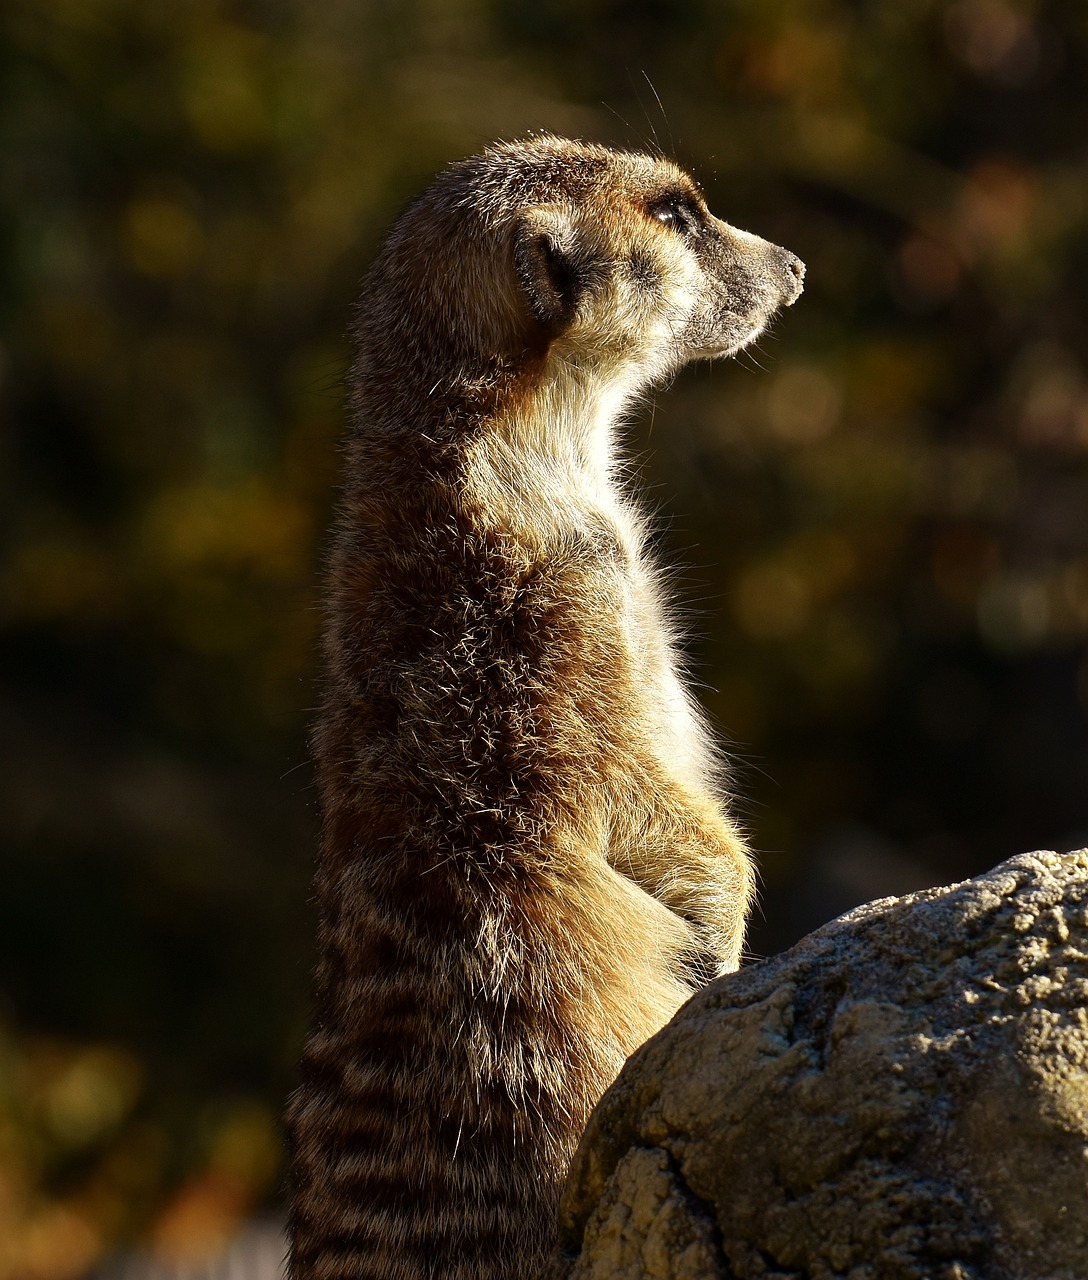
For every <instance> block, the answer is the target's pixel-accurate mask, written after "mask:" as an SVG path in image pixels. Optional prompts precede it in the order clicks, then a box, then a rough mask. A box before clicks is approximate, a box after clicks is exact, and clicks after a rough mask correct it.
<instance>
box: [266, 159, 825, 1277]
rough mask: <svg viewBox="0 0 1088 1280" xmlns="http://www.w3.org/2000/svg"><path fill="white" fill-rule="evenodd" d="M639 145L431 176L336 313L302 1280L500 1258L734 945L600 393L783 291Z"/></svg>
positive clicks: (506, 1271) (729, 329) (657, 369)
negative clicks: (335, 459)
mask: <svg viewBox="0 0 1088 1280" xmlns="http://www.w3.org/2000/svg"><path fill="white" fill-rule="evenodd" d="M802 273H803V267H802V266H801V264H800V263H799V262H798V261H797V259H795V258H794V257H792V255H790V254H788V253H787V252H786V251H785V250H782V249H779V248H777V247H776V246H773V245H770V244H768V243H766V242H765V241H762V240H759V239H757V238H756V237H754V236H750V235H747V234H746V233H744V232H740V231H737V230H735V229H734V228H732V227H729V226H728V225H726V224H725V223H722V222H719V221H718V220H716V219H715V218H713V217H711V215H710V214H709V213H708V212H707V210H706V206H705V204H704V202H703V200H702V197H701V195H700V193H699V192H698V190H697V188H696V187H695V185H694V184H693V183H692V181H691V179H690V178H688V177H687V175H685V174H684V173H683V172H682V171H681V170H679V169H677V168H676V167H675V166H673V165H672V164H670V163H668V162H667V161H663V160H659V159H652V158H650V157H647V156H642V155H634V154H624V153H616V152H611V151H608V150H606V149H604V148H602V147H596V146H588V145H585V144H581V143H574V142H568V141H565V140H562V139H558V138H551V137H542V138H535V139H530V140H529V141H527V142H523V143H520V144H515V145H510V146H500V147H496V148H493V149H492V150H490V151H487V152H485V153H484V154H483V155H481V156H478V157H475V158H474V159H471V160H468V161H465V162H463V163H461V164H459V165H456V166H454V167H453V168H452V169H450V170H449V171H448V172H447V173H445V174H443V175H442V176H440V177H439V178H438V180H437V181H436V182H435V184H434V185H433V186H432V187H431V188H430V189H429V190H428V191H427V192H426V193H425V194H424V195H423V196H421V197H420V198H419V199H418V200H417V201H416V202H415V203H414V204H413V205H412V206H410V207H409V209H408V210H407V211H406V212H405V214H404V215H403V216H402V218H401V219H400V221H399V222H398V223H397V224H396V225H395V226H394V228H393V230H392V232H391V233H390V236H389V238H388V240H387V242H386V244H385V247H384V248H383V249H382V251H381V253H380V254H379V256H378V259H377V261H376V262H375V264H374V266H373V268H372V270H371V272H370V274H369V276H368V278H367V281H366V283H365V285H364V288H363V292H362V297H361V299H360V301H359V304H358V307H357V310H356V342H357V358H356V364H355V369H354V374H353V380H352V398H351V426H350V431H349V435H348V441H347V450H346V474H345V481H344V487H343V493H342V499H341V510H340V515H339V519H338V524H337V530H336V535H335V543H334V550H333V555H332V561H331V567H330V573H329V582H328V590H329V600H328V622H327V627H326V633H325V662H326V679H325V692H324V698H323V709H322V713H321V719H320V723H319V725H318V728H317V732H316V737H315V745H316V755H317V763H318V775H319V783H320V789H321V799H322V807H323V834H322V844H321V852H320V857H319V863H318V871H317V892H318V898H319V907H320V936H319V950H320V960H319V969H318V975H317V1018H316V1026H315V1029H314V1032H313V1034H312V1036H311V1038H310V1040H309V1042H308V1045H307V1048H306V1053H305V1059H304V1070H303V1083H302V1085H301V1087H300V1088H299V1090H298V1092H297V1094H296V1096H295V1098H294V1099H293V1102H292V1105H291V1110H290V1114H289V1120H288V1123H289V1131H290V1137H291V1147H292V1156H291V1161H292V1165H291V1180H292V1197H293V1198H292V1210H291V1233H292V1253H291V1268H292V1275H293V1276H294V1277H295V1280H364V1278H367V1280H399V1278H403V1280H422V1278H423V1277H435V1278H438V1277H442V1278H443V1280H445V1278H448V1280H488V1278H492V1277H493V1278H494V1280H500V1277H501V1278H502V1280H527V1277H529V1276H532V1275H533V1274H535V1273H538V1272H539V1271H540V1270H541V1269H542V1268H543V1266H544V1265H545V1262H546V1259H547V1256H548V1252H549V1250H550V1248H551V1246H552V1240H553V1235H554V1218H555V1208H556V1202H557V1197H558V1193H559V1188H560V1185H561V1181H562V1178H563V1175H564V1173H565V1169H566V1165H567V1162H568V1160H569V1157H570V1154H571V1152H572V1150H573V1147H574V1145H575V1143H576V1142H577V1139H578V1137H579V1135H580V1133H581V1131H582V1129H583V1127H584V1125H585V1121H586V1118H587V1116H588V1114H589V1111H590V1110H591V1109H592V1107H593V1106H594V1104H595V1103H596V1101H597V1099H598V1098H599V1097H600V1094H601V1092H602V1091H603V1090H604V1088H605V1087H606V1086H607V1085H608V1084H609V1083H610V1081H611V1080H612V1079H613V1078H614V1076H615V1074H616V1072H617V1070H618V1069H619V1067H620V1065H621V1064H622V1063H623V1061H624V1059H625V1058H626V1057H627V1056H628V1055H629V1054H630V1053H631V1052H632V1050H634V1049H635V1048H636V1047H637V1046H638V1045H639V1044H640V1043H641V1042H642V1041H643V1040H645V1039H646V1038H647V1037H648V1036H649V1035H651V1034H652V1033H653V1032H654V1031H656V1030H657V1029H658V1028H659V1027H660V1026H661V1025H662V1024H663V1023H664V1022H665V1021H666V1020H667V1019H668V1018H669V1017H670V1016H671V1014H672V1013H673V1012H674V1010H675V1009H676V1008H677V1007H678V1005H679V1004H680V1002H681V1001H682V1000H683V999H685V998H686V996H687V995H688V994H689V993H690V991H691V989H692V987H693V985H695V984H696V983H698V982H700V981H702V980H703V979H704V978H705V977H707V976H709V975H712V974H714V973H717V972H720V971H724V970H728V969H731V968H735V967H736V964H737V962H738V957H739V950H740V946H741V940H742V934H743V926H744V918H745V913H746V910H747V905H748V900H749V896H750V891H751V872H750V864H749V857H748V854H747V851H746V849H745V846H744V842H743V840H742V839H741V837H740V836H739V834H738V833H737V831H736V829H735V827H734V825H733V824H732V822H731V820H730V819H729V817H728V815H727V812H726V810H725V807H724V804H723V798H722V796H721V795H720V794H719V789H718V785H717V781H716V769H715V764H714V760H715V752H714V749H713V746H712V745H711V744H710V743H709V741H708V739H707V736H706V734H705V732H704V730H703V727H702V725H701V722H700V720H699V717H698V715H697V713H696V712H695V711H694V710H693V707H692V703H691V701H690V699H689V697H688V695H687V692H686V691H685V689H684V687H683V684H682V681H681V678H680V676H679V674H678V669H677V664H676V660H675V657H674V654H673V649H672V641H671V637H670V629H669V624H668V618H667V615H666V611H665V609H664V605H663V602H662V600H661V595H660V588H659V584H658V580H657V577H656V576H655V573H654V570H653V568H652V567H651V566H650V565H649V564H648V561H647V557H646V555H645V551H644V547H643V542H644V535H643V526H642V522H641V519H640V517H639V515H638V513H637V511H636V509H635V508H634V507H633V506H632V505H631V503H630V501H629V499H628V498H627V497H626V496H625V495H624V494H623V493H622V492H621V491H620V488H619V486H618V484H617V483H616V479H615V475H614V470H615V450H614V443H613V439H612V434H613V426H614V422H615V419H616V416H617V414H619V413H620V412H621V411H622V410H623V408H624V407H625V405H626V404H628V403H629V401H630V400H631V398H632V397H633V396H635V395H637V394H638V393H639V392H640V391H641V390H643V389H644V388H645V387H646V386H648V385H649V384H650V383H651V382H652V381H654V380H655V379H657V378H660V377H662V376H664V375H667V374H669V373H671V372H672V371H673V370H675V369H676V368H678V367H679V366H680V365H682V364H684V363H686V362H687V361H689V360H692V359H698V358H701V357H707V356H714V355H728V354H732V353H733V352H735V351H736V350H739V349H740V348H741V347H742V346H743V345H745V343H747V342H749V341H750V340H751V339H752V338H753V337H755V336H756V334H757V333H758V332H759V331H760V330H761V329H762V328H763V327H764V325H765V324H766V323H767V321H768V319H769V318H770V316H771V315H772V314H773V312H774V311H775V310H776V309H777V308H778V307H780V306H782V305H788V304H789V303H790V302H792V301H793V300H794V299H795V298H796V296H797V294H798V293H799V292H800V287H801V277H802Z"/></svg>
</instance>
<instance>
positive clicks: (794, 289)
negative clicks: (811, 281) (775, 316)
mask: <svg viewBox="0 0 1088 1280" xmlns="http://www.w3.org/2000/svg"><path fill="white" fill-rule="evenodd" d="M784 257H785V263H784V266H785V268H786V276H787V279H786V281H785V284H786V289H787V296H786V298H785V299H784V301H783V304H782V305H783V306H786V307H788V306H791V305H792V304H793V303H795V302H796V301H797V299H798V298H799V297H800V296H801V290H802V289H803V288H804V287H805V264H804V263H803V262H802V261H801V259H800V258H798V257H797V256H796V254H792V253H785V254H784Z"/></svg>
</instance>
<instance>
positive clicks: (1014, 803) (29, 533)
mask: <svg viewBox="0 0 1088 1280" xmlns="http://www.w3.org/2000/svg"><path fill="white" fill-rule="evenodd" d="M0 47H2V86H3V89H2V95H0V272H2V280H3V287H2V293H0V314H2V320H3V334H2V345H0V410H2V427H0V536H2V539H3V548H4V549H3V559H2V562H0V629H2V630H0V655H2V669H0V751H2V758H3V765H2V768H0V842H2V850H3V861H2V864H0V866H2V882H0V883H2V891H0V1277H2V1278H3V1280H24V1278H25V1280H71V1278H74V1277H78V1276H81V1275H83V1274H85V1273H86V1272H87V1271H88V1270H90V1269H91V1268H94V1267H95V1266H97V1265H99V1264H100V1263H101V1261H102V1259H104V1258H107V1257H109V1256H110V1255H112V1254H113V1253H114V1252H115V1251H116V1250H118V1249H125V1248H133V1247H137V1248H141V1249H144V1250H148V1251H151V1252H153V1253H155V1254H156V1255H157V1256H159V1257H161V1258H165V1259H171V1258H172V1259H180V1260H183V1259H185V1258H186V1257H193V1256H196V1255H198V1254H199V1253H200V1252H201V1251H204V1250H208V1249H211V1248H213V1247H214V1246H215V1245H216V1243H217V1242H218V1241H222V1240H224V1239H226V1238H227V1237H228V1236H229V1235H230V1234H231V1233H232V1232H233V1231H234V1230H235V1229H236V1228H237V1226H238V1224H240V1223H241V1222H243V1221H245V1220H247V1219H248V1218H250V1217H251V1216H252V1215H254V1214H257V1213H260V1212H266V1213H268V1212H271V1213H273V1214H274V1213H275V1212H276V1206H277V1203H278V1201H277V1196H278V1188H279V1180H280V1177H281V1157H280V1143H279V1131H278V1117H279V1113H280V1110H281V1106H282V1100H283V1098H284V1096H285V1094H286V1092H287V1091H288V1089H289V1088H290V1086H291V1082H292V1079H293V1073H294V1067H295V1062H296V1058H297V1055H298V1052H299V1047H300V1043H301V1039H302V1036H303V1034H304V1030H305V1027H306V1022H307V1017H308V1015H307V998H308V995H307V993H308V984H309V969H310V965H311V959H312V954H311V953H312V944H311V937H310V935H311V932H312V925H313V921H312V918H311V914H310V906H309V904H308V879H309V874H310V864H311V857H312V850H313V843H314V840H313V836H314V826H315V813H314V801H313V792H312V785H311V773H310V766H309V764H308V760H307V748H306V735H307V729H308V725H309V722H310V719H311V715H312V712H311V708H312V706H313V702H314V682H315V635H316V632H317V629H318V623H319V611H318V599H317V590H316V582H317V575H318V567H319V564H320V559H321V549H322V543H323V536H324V535H323V529H324V527H325V524H326V520H327V516H328V511H329V506H330V487H331V485H332V483H333V480H334V477H335V474H336V464H337V446H336V442H337V438H338V435H339V433H340V431H341V426H342V381H343V374H344V367H345V354H346V345H345V342H344V337H343V334H344V330H345V327H346V317H347V313H348V308H349V305H350V302H351V300H352V295H353V293H354V291H355V289H356V286H357V282H358V280H359V278H360V276H361V274H362V272H363V271H364V270H365V266H366V263H367V261H368V259H369V257H370V256H371V255H372V253H373V252H374V250H375V248H376V246H377V244H378V242H379V240H380V238H381V236H382V233H383V229H384V228H385V227H386V226H387V225H388V223H389V222H390V220H391V219H392V218H393V217H394V216H395V214H396V211H397V210H398V208H399V206H400V205H401V204H402V203H403V202H404V201H405V200H406V199H407V198H408V197H410V196H411V195H412V194H414V193H415V192H417V191H418V190H420V189H421V188H422V187H423V186H424V185H425V184H426V182H427V181H428V179H429V177H430V176H431V174H432V173H433V172H434V171H435V170H436V169H438V168H440V167H441V166H442V165H444V164H445V163H446V162H447V161H449V160H450V159H453V158H456V157H459V156H462V155H465V154H468V153H471V152H473V151H476V150H478V149H479V148H480V147H481V146H482V145H484V144H485V143H486V142H488V141H490V140H491V139H494V138H499V137H502V138H510V137H515V136H517V135H519V134H522V133H524V132H526V131H527V130H530V129H551V130H555V131H557V132H562V133H567V134H573V135H579V136H584V137H588V138H594V139H598V140H601V141H604V142H608V143H612V144H618V145H622V146H635V147H657V146H660V147H661V148H663V149H664V150H665V151H666V152H669V153H672V154H674V155H675V156H676V157H677V158H678V159H679V160H680V161H681V162H682V163H684V164H685V165H687V166H689V167H690V168H691V169H692V170H693V171H694V172H695V173H696V175H697V176H698V178H699V179H700V181H701V182H702V183H703V185H704V186H705V188H706V191H707V193H708V197H709V201H710V204H711V207H712V208H713V209H714V210H715V211H716V212H717V213H719V214H720V215H721V216H724V217H726V218H727V219H728V220H730V221H733V222H735V223H736V224H738V225H739V226H742V227H746V228H748V229H750V230H752V231H755V232H757V233H759V234H760V235H763V236H766V237H768V238H770V239H772V240H775V241H777V242H779V243H781V244H784V245H786V246H788V247H789V248H790V249H791V250H793V251H795V252H796V253H798V254H799V255H800V256H801V257H802V258H804V259H805V261H806V262H807V263H808V279H807V288H806V292H805V295H804V297H803V298H802V299H801V301H800V303H799V304H798V305H797V306H796V307H795V308H794V309H793V310H791V311H789V312H788V313H786V314H785V315H784V316H783V317H782V318H781V320H780V321H779V322H778V324H777V327H776V329H775V331H774V332H773V333H772V334H771V335H769V336H767V337H765V338H764V339H763V340H761V342H760V344H759V347H758V349H756V350H754V351H753V352H752V353H751V354H750V355H745V356H742V357H741V358H740V359H739V360H737V361H735V362H733V363H730V364H728V365H718V366H717V367H715V368H713V369H708V368H700V369H694V370H691V371H689V372H687V373H685V374H684V375H683V376H681V377H680V378H679V379H678V380H677V381H676V383H675V385H673V386H672V387H671V388H670V389H669V390H668V391H667V392H665V393H661V394H660V395H659V396H658V397H657V399H656V400H654V401H653V402H652V403H650V404H648V405H647V407H646V409H645V411H644V412H643V413H641V414H639V415H638V418H637V421H636V423H635V425H633V427H632V429H631V432H630V435H631V447H632V450H633V451H634V452H635V453H636V455H637V456H638V457H639V458H641V459H643V462H642V465H641V474H642V479H643V481H644V485H645V488H646V491H647V497H648V500H649V501H650V502H651V503H652V504H653V505H654V507H655V508H656V509H657V510H658V511H659V512H660V522H659V529H660V534H659V537H660V543H661V550H662V554H663V556H664V557H665V558H666V559H667V560H668V562H670V563H672V564H675V565H679V566H681V568H680V571H679V573H678V575H677V580H676V589H677V593H678V595H679V596H680V598H681V599H682V600H683V602H684V612H685V614H686V616H687V617H688V618H689V619H690V620H691V629H692V636H693V638H692V642H691V658H692V663H693V669H694V672H695V674H696V675H697V677H698V679H699V681H700V682H701V696H702V697H703V699H704V701H705V704H706V706H707V709H708V711H709V713H710V715H711V716H712V718H713V720H714V722H715V723H716V724H717V725H718V726H719V727H720V728H721V730H722V731H723V732H724V733H725V734H727V735H728V737H729V739H730V741H731V742H732V744H733V750H734V754H735V757H736V760H737V771H736V772H737V779H736V781H737V788H738V790H739V791H740V793H741V794H742V796H743V800H742V809H743V813H744V817H745V819H746V821H747V823H748V825H749V827H750V829H751V831H752V834H753V840H754V843H755V845H756V847H757V849H758V850H759V853H760V865H761V870H762V877H763V899H762V906H761V915H760V918H758V919H757V920H756V921H755V924H754V928H753V933H752V950H753V953H754V954H767V953H769V952H773V951H775V950H777V949H779V948H781V947H784V946H786V945H788V944H790V943H791V942H792V941H794V940H795V939H796V938H797V937H799V936H800V935H801V934H802V933H804V932H805V931H807V930H808V929H810V928H812V927H814V926H815V925H817V924H819V923H820V922H821V921H823V920H825V919H827V918H829V917H831V916H833V915H835V914H837V913H838V912H839V911H841V910H844V909H845V908H847V907H849V906H851V905H853V904H854V903H856V902H859V901H863V900H866V899H869V898H872V897H876V896H880V895H883V894H887V893H900V892H905V891H909V890H912V889H915V888H919V887H923V886H927V885H931V884H937V883H944V882H949V881H953V880H956V879H961V878H963V877H965V876H968V875H971V874H974V873H977V872H980V871H982V870H984V869H986V868H988V867H990V866H992V865H993V864H994V863H996V862H998V861H1000V860H1001V859H1003V858H1005V857H1007V856H1009V855H1011V854H1014V853H1017V852H1021V851H1023V850H1026V849H1032V848H1039V847H1044V848H1045V847H1049V848H1057V849H1059V850H1061V849H1068V848H1071V847H1076V846H1077V845H1082V844H1085V843H1088V658H1086V639H1088V321H1086V315H1085V309H1084V305H1083V299H1084V296H1085V281H1086V279H1088V218H1086V214H1088V104H1086V97H1085V85H1086V84H1088V57H1086V53H1088V7H1085V6H1083V5H1079V4H1069V3H1063V2H1059V0H951V2H940V3H938V2H936V0H531V2H528V0H405V2H403V3H397V4H393V3H380V2H378V0H351V2H350V3H349V2H348V0H322V2H321V3H320V4H314V3H309V2H308V0H237V3H231V2H230V0H170V2H169V3H166V2H165V0H6V2H5V4H4V5H3V7H2V13H0Z"/></svg>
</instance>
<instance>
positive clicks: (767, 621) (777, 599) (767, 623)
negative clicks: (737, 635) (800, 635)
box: [733, 561, 812, 640]
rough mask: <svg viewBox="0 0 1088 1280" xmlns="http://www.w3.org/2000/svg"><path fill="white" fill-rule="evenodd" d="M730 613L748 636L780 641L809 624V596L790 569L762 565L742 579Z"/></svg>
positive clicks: (803, 585) (810, 599)
mask: <svg viewBox="0 0 1088 1280" xmlns="http://www.w3.org/2000/svg"><path fill="white" fill-rule="evenodd" d="M733 612H734V614H735V615H736V618H737V621H738V622H739V623H740V625H741V626H742V627H743V628H744V630H745V631H747V632H748V634H749V635H751V636H754V637H756V638H757V639H760V640H782V639H785V638H786V637H787V636H791V635H793V634H794V633H795V632H797V631H800V630H801V629H802V627H804V626H805V624H806V623H807V622H808V620H809V618H810V617H811V614H812V593H811V591H810V590H809V587H808V583H807V582H805V580H804V578H803V577H802V576H801V574H800V573H799V572H798V571H797V570H796V569H795V568H793V567H792V566H790V565H787V564H782V563H779V562H776V561H769V562H764V563H762V564H757V565H755V566H753V567H752V568H750V569H748V570H747V571H746V572H745V573H744V574H743V575H742V577H741V579H740V582H739V583H738V585H737V591H736V595H735V596H734V598H733Z"/></svg>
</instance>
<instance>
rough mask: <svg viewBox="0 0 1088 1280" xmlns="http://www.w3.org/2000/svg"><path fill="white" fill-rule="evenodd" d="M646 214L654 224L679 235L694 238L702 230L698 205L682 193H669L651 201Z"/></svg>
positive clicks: (701, 219)
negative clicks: (658, 224)
mask: <svg viewBox="0 0 1088 1280" xmlns="http://www.w3.org/2000/svg"><path fill="white" fill-rule="evenodd" d="M647 212H648V213H649V215H650V217H651V218H653V219H654V220H655V221H656V222H660V223H661V225H662V226H665V227H668V228H669V229H670V230H672V231H675V232H677V233H678V234H679V235H685V236H695V235H698V234H699V231H700V229H701V228H702V222H703V218H702V214H701V212H700V210H699V207H698V205H696V204H695V202H694V201H693V200H692V199H691V197H690V196H689V195H687V194H686V193H685V192H683V191H669V192H666V194H665V195H663V196H659V197H658V198H657V199H656V200H653V201H651V203H650V205H649V207H648V209H647Z"/></svg>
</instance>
